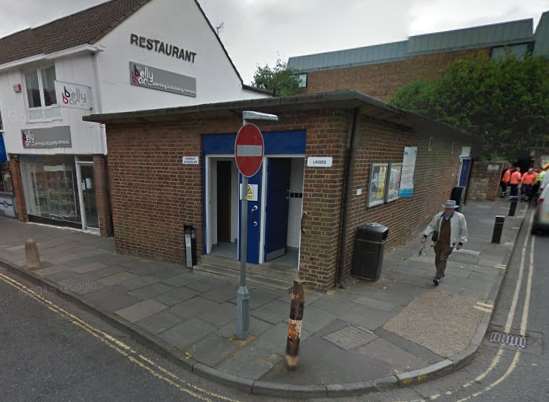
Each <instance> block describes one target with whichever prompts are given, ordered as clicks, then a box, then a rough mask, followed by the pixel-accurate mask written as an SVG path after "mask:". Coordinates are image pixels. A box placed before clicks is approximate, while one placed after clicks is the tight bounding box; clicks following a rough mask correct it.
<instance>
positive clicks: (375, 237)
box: [351, 223, 389, 281]
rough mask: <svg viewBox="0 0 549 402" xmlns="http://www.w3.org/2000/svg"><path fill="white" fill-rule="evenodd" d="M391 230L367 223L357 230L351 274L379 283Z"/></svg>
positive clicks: (377, 224)
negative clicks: (384, 252)
mask: <svg viewBox="0 0 549 402" xmlns="http://www.w3.org/2000/svg"><path fill="white" fill-rule="evenodd" d="M388 236H389V228H387V226H384V225H381V224H379V223H367V224H366V225H362V226H360V227H359V228H358V229H357V233H356V238H355V248H354V251H353V266H352V268H351V274H352V275H354V276H357V277H359V278H363V279H368V280H370V281H377V280H378V279H379V277H380V275H381V267H382V266H383V250H384V248H385V242H386V241H387V237H388Z"/></svg>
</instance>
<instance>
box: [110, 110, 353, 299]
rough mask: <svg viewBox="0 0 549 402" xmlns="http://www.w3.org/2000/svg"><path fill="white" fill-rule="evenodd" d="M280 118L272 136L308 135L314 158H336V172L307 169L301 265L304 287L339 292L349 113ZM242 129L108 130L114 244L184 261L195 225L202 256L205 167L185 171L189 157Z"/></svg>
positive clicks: (217, 124) (202, 125)
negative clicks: (205, 137) (207, 141)
mask: <svg viewBox="0 0 549 402" xmlns="http://www.w3.org/2000/svg"><path fill="white" fill-rule="evenodd" d="M280 117H281V118H280V123H277V124H269V123H267V124H262V125H261V126H262V128H263V129H264V131H265V132H268V131H269V130H277V131H278V130H306V132H307V148H306V153H307V155H315V156H323V155H330V156H333V158H334V160H333V167H332V168H330V169H311V168H305V178H304V196H303V209H304V212H305V218H304V219H303V233H302V246H301V261H300V267H301V275H302V278H303V280H305V281H306V282H307V283H309V284H310V285H311V286H313V287H318V288H327V287H331V286H333V283H334V275H335V264H336V256H337V243H338V230H337V228H338V225H339V216H340V213H339V211H340V210H341V188H342V183H343V181H342V176H343V159H344V141H345V136H346V133H347V132H348V130H349V127H348V125H349V122H350V118H349V114H348V113H346V112H334V111H310V112H307V113H292V114H288V115H281V116H280ZM239 126H240V121H239V120H237V119H219V120H214V119H210V120H207V121H193V122H189V123H187V124H178V125H174V124H172V125H165V124H156V125H153V124H149V125H145V124H140V125H128V126H110V127H109V128H108V131H107V143H108V149H109V164H108V168H109V178H110V183H111V202H112V215H113V223H114V238H115V244H116V247H117V249H118V250H119V251H120V252H122V253H132V254H137V255H141V256H145V257H150V258H160V259H165V260H168V261H173V262H182V261H183V259H184V250H183V225H184V224H193V225H194V226H195V228H196V230H197V246H198V250H199V253H202V250H203V244H204V233H203V222H204V218H203V203H204V201H203V187H202V186H203V175H204V172H203V167H202V166H189V165H185V166H184V165H182V164H181V156H183V155H201V136H202V134H204V133H227V132H236V131H237V129H238V128H239ZM266 135H268V134H266ZM201 160H203V157H202V158H201Z"/></svg>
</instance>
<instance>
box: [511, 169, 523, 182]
mask: <svg viewBox="0 0 549 402" xmlns="http://www.w3.org/2000/svg"><path fill="white" fill-rule="evenodd" d="M521 181H522V175H521V174H520V172H519V171H518V170H517V171H516V172H513V174H512V175H511V184H520V182H521Z"/></svg>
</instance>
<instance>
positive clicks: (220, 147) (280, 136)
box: [202, 130, 306, 264]
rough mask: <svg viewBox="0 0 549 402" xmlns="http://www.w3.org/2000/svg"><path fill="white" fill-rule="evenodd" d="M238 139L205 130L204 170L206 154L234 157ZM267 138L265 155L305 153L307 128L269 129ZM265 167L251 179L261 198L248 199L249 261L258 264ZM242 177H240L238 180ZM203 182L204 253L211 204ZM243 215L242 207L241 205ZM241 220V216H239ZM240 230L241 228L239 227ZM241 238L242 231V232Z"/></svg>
mask: <svg viewBox="0 0 549 402" xmlns="http://www.w3.org/2000/svg"><path fill="white" fill-rule="evenodd" d="M235 139H236V134H235V133H225V134H205V135H203V136H202V154H203V158H202V169H203V171H204V172H205V171H206V169H205V164H206V159H207V158H206V157H207V156H209V155H215V156H220V157H233V156H234V142H235ZM264 140H265V157H266V158H267V157H269V156H277V155H288V156H291V155H304V154H305V145H306V132H305V131H303V130H299V131H270V132H264ZM263 171H264V169H263V168H262V169H261V170H260V171H259V172H258V173H257V174H256V175H255V176H253V177H251V178H250V179H249V184H254V185H257V186H258V198H257V201H249V202H248V217H249V219H248V256H247V257H248V258H247V261H248V262H249V263H252V264H258V263H259V262H260V243H261V232H262V230H263V226H264V225H265V222H263V221H262V219H261V210H262V207H263V205H262V200H263V199H264V197H263V191H264V189H263ZM241 181H242V178H241V177H240V179H239V182H241ZM207 182H208V181H207V180H204V182H203V191H204V193H203V197H204V198H203V199H204V211H205V214H204V226H205V230H204V232H203V233H204V253H207V244H208V230H209V229H210V228H209V227H208V223H207V219H206V214H208V213H209V212H208V211H209V206H208V205H207V199H208V197H207V196H206V192H207V191H208V189H207V188H206V187H207V186H206V183H207ZM239 215H240V208H239ZM239 222H240V218H239ZM239 232H240V229H239ZM239 238H240V234H239Z"/></svg>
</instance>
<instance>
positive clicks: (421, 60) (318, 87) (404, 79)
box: [305, 49, 490, 101]
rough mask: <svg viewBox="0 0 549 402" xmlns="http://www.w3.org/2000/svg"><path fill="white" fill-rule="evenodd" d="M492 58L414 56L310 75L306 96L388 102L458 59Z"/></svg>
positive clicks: (471, 53)
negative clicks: (353, 94)
mask: <svg viewBox="0 0 549 402" xmlns="http://www.w3.org/2000/svg"><path fill="white" fill-rule="evenodd" d="M489 54H490V49H475V50H462V51H455V52H447V53H436V54H429V55H421V56H415V57H411V58H408V59H404V60H400V61H395V62H390V63H381V64H367V65H364V66H357V67H347V68H334V69H329V70H320V71H312V72H310V73H309V74H308V78H307V88H306V90H305V93H317V92H325V91H334V90H337V89H353V90H357V91H360V92H364V93H365V94H367V95H370V96H373V97H376V98H380V99H383V100H385V101H388V100H389V99H390V98H391V97H392V96H393V95H394V93H395V92H396V91H397V90H398V89H399V88H400V87H402V86H404V85H406V84H409V83H411V82H413V81H415V80H427V81H431V80H435V79H437V78H439V77H440V76H441V75H442V73H443V72H444V71H446V69H447V68H448V66H449V65H450V64H451V63H452V62H454V61H456V60H458V59H462V58H466V57H479V56H489Z"/></svg>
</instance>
